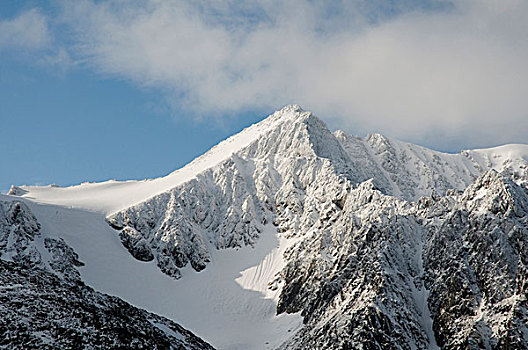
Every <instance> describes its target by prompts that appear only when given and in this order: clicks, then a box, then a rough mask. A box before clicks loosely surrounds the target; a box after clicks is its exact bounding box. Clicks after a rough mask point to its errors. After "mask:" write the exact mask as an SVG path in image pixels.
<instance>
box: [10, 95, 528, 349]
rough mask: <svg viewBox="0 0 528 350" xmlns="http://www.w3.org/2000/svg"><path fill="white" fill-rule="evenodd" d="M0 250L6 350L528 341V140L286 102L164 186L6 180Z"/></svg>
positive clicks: (490, 345) (161, 181) (521, 344)
mask: <svg viewBox="0 0 528 350" xmlns="http://www.w3.org/2000/svg"><path fill="white" fill-rule="evenodd" d="M0 254H1V255H0V268H1V269H2V270H1V271H2V273H1V274H0V281H1V284H0V310H1V315H2V317H1V318H0V334H2V335H3V336H2V339H0V347H3V348H31V347H34V348H36V347H42V348H50V349H51V348H61V349H62V348H78V347H79V346H85V347H88V348H99V347H102V348H108V347H120V346H121V347H132V348H176V349H180V348H181V349H209V348H211V347H215V348H218V349H446V350H448V349H528V312H527V297H528V145H505V146H500V147H495V148H490V149H481V150H471V151H463V152H461V153H459V154H447V153H441V152H436V151H433V150H430V149H427V148H424V147H420V146H417V145H413V144H408V143H405V142H401V141H397V140H394V139H391V138H388V137H385V136H383V135H379V134H372V135H368V136H366V137H365V138H360V137H356V136H351V135H349V134H347V133H346V132H344V131H336V132H333V133H332V132H331V131H329V130H328V128H327V127H326V125H325V124H324V123H323V122H322V121H321V120H320V119H318V118H317V117H316V116H314V115H313V114H312V113H310V112H307V111H304V110H302V109H301V108H300V107H299V106H296V105H291V106H287V107H285V108H283V109H282V110H280V111H277V112H275V113H274V114H272V115H271V116H269V117H268V118H266V119H265V120H263V121H262V122H260V123H257V124H255V125H253V126H250V127H249V128H247V129H245V130H243V131H242V132H240V133H239V134H237V135H234V136H232V137H231V138H229V139H227V140H225V141H223V142H221V143H220V144H218V145H217V146H215V147H213V148H212V149H211V150H210V151H208V152H207V153H205V154H204V155H202V156H201V157H199V158H197V159H195V160H194V161H193V162H191V163H190V164H188V165H187V166H185V167H183V168H181V169H179V170H176V171H175V172H173V173H171V174H169V175H167V176H165V177H162V178H158V179H152V180H143V181H107V182H103V183H83V184H81V185H78V186H72V187H66V188H63V187H58V186H55V185H50V186H44V187H39V186H21V187H12V188H11V190H10V191H9V193H8V194H7V195H1V196H0ZM146 310H148V311H146ZM191 332H192V333H191ZM195 334H196V335H195ZM209 344H211V345H209Z"/></svg>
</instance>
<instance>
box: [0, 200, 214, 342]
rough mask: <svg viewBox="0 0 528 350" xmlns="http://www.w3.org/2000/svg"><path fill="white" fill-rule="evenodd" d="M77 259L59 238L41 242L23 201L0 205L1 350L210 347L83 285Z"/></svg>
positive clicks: (177, 327) (164, 321) (167, 322)
mask: <svg viewBox="0 0 528 350" xmlns="http://www.w3.org/2000/svg"><path fill="white" fill-rule="evenodd" d="M38 245H41V246H42V247H41V248H43V249H42V250H39V249H38V247H37V246H38ZM41 252H46V253H47V256H43V255H42V254H41ZM78 258H79V257H78V255H77V253H75V251H74V250H73V249H72V248H71V247H70V246H68V245H67V244H66V243H65V242H64V240H62V239H60V240H57V239H52V238H44V237H42V234H41V232H40V224H39V223H38V221H37V219H36V218H35V216H34V215H33V214H32V212H31V211H30V209H29V208H28V207H27V206H26V205H25V204H24V203H23V202H20V201H0V313H1V315H2V317H1V319H0V334H2V339H0V348H5V349H79V348H138V349H141V348H148V349H169V348H170V349H182V350H183V349H196V350H198V349H213V348H212V347H211V346H210V345H209V344H207V343H205V342H204V341H202V340H201V339H200V338H198V337H196V336H195V335H194V334H192V333H191V332H189V331H187V330H185V329H184V328H183V327H181V326H180V325H178V324H176V323H174V322H172V321H170V320H168V319H166V318H164V317H160V316H158V315H155V314H152V313H149V312H146V311H144V310H141V309H138V308H135V307H133V306H132V305H130V304H128V303H126V302H125V301H123V300H121V299H119V298H116V297H111V296H109V295H105V294H102V293H99V292H96V291H94V290H93V289H92V288H90V287H88V286H86V285H85V284H84V283H83V282H82V281H81V279H80V275H79V272H78V271H77V269H76V268H77V267H80V266H83V265H84V264H83V263H82V262H81V261H79V260H78Z"/></svg>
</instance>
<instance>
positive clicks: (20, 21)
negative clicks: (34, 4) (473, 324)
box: [0, 9, 51, 50]
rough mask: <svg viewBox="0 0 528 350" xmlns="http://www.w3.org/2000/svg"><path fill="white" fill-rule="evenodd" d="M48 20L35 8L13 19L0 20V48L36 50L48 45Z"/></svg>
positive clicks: (49, 39)
mask: <svg viewBox="0 0 528 350" xmlns="http://www.w3.org/2000/svg"><path fill="white" fill-rule="evenodd" d="M50 42H51V36H50V32H49V28H48V21H47V19H46V17H45V16H44V15H42V14H41V13H40V12H38V11H37V10H35V9H31V10H28V11H26V12H23V13H21V14H20V15H19V16H17V17H15V18H13V19H6V20H0V49H2V48H23V49H31V50H37V49H42V48H44V47H46V46H47V45H49V44H50Z"/></svg>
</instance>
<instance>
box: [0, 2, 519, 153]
mask: <svg viewBox="0 0 528 350" xmlns="http://www.w3.org/2000/svg"><path fill="white" fill-rule="evenodd" d="M242 3H243V4H242ZM389 3H391V4H392V5H390V6H388V5H387V4H389ZM33 16H38V13H33ZM21 17H22V16H21ZM527 17H528V3H527V2H525V1H521V0H504V1H495V0H461V1H457V2H454V3H449V2H446V1H428V2H424V1H411V0H408V1H395V2H387V1H370V2H369V1H360V0H358V1H350V2H342V1H333V2H330V3H326V4H325V5H319V2H312V1H303V0H296V1H288V2H282V1H281V2H279V1H273V0H271V1H259V0H254V1H251V2H239V1H234V0H233V1H225V2H224V1H222V2H215V1H199V0H198V1H159V0H150V1H141V2H136V3H134V4H131V3H130V2H126V3H125V2H123V1H121V0H116V1H108V2H93V1H76V2H65V3H64V8H63V12H62V15H61V21H62V23H63V24H65V25H66V26H67V27H68V28H69V29H70V30H71V33H72V37H71V38H70V43H71V45H72V46H71V47H70V50H69V51H70V54H72V55H74V56H75V57H76V59H78V60H82V61H84V62H86V64H87V65H88V66H89V67H90V68H92V69H95V70H97V71H98V72H102V73H104V74H110V75H112V76H117V77H120V78H125V79H128V80H130V81H132V82H135V83H137V84H139V85H141V86H148V87H153V88H157V89H160V90H161V91H162V92H163V93H164V94H165V96H166V97H167V101H169V103H171V104H172V105H173V106H174V107H175V108H178V109H182V108H183V109H185V110H187V111H188V112H190V113H191V114H193V115H197V116H201V117H204V116H205V117H207V116H219V115H220V116H221V115H226V114H229V113H237V112H240V111H244V110H249V109H254V108H260V109H273V108H277V107H280V106H281V105H284V104H287V103H292V102H295V103H299V104H301V105H302V106H304V107H305V108H309V109H311V110H313V111H315V112H317V113H318V114H319V115H321V116H324V117H327V118H328V117H330V118H334V119H336V120H339V121H340V123H341V124H342V123H343V122H344V123H345V125H347V126H348V127H349V128H350V129H352V130H356V131H357V132H360V133H361V132H365V131H381V132H383V133H386V134H389V135H392V136H395V137H400V138H404V139H407V140H411V141H417V142H422V143H425V144H427V145H430V146H434V147H441V148H450V147H451V148H452V144H453V143H455V144H457V145H462V146H480V145H486V144H490V143H501V142H512V141H517V142H528V136H526V135H528V121H527V120H528V99H527V98H526V95H527V94H528V79H526V77H527V76H528V40H526V38H528V21H526V18H527ZM37 22H38V21H37ZM43 23H44V24H45V22H43ZM11 26H12V27H16V28H18V26H17V25H14V24H11ZM0 32H1V31H0ZM28 35H30V34H28ZM30 36H31V35H30ZM3 40H4V41H5V40H7V39H3ZM1 42H2V39H0V43H1ZM336 124H337V123H336Z"/></svg>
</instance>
